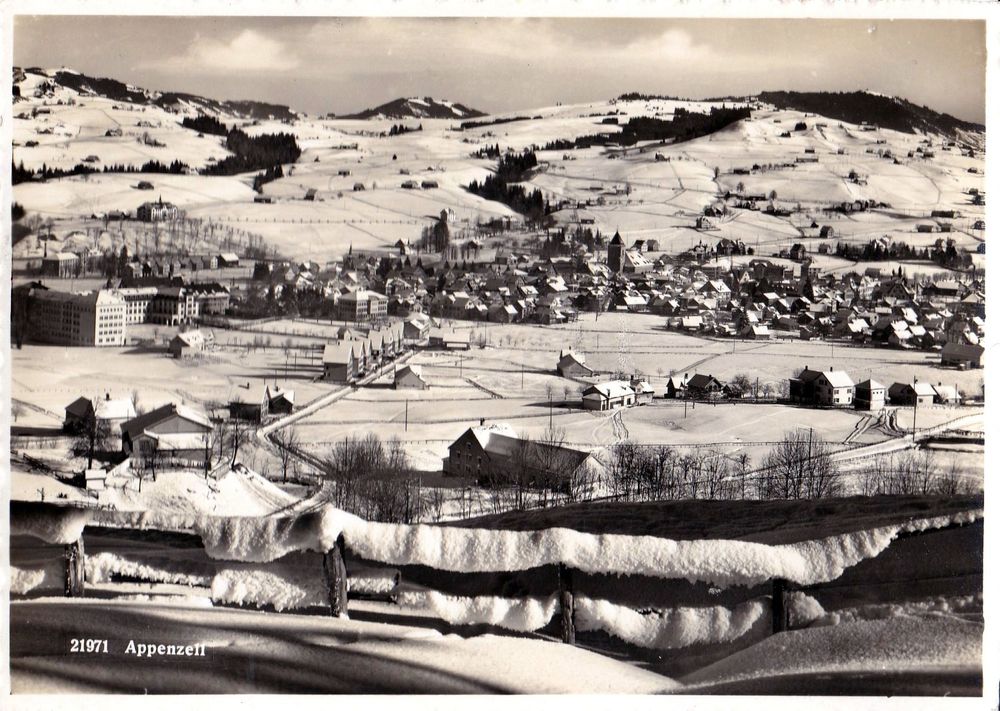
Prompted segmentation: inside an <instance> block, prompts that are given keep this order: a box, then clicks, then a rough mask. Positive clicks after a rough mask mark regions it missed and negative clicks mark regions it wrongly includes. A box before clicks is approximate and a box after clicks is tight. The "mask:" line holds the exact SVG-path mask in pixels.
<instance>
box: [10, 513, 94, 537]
mask: <svg viewBox="0 0 1000 711" xmlns="http://www.w3.org/2000/svg"><path fill="white" fill-rule="evenodd" d="M91 515H92V512H91V510H90V509H84V508H77V507H73V506H52V505H41V504H40V505H32V504H26V503H22V502H15V504H12V506H11V512H10V535H11V536H31V537H33V538H37V539H39V540H41V541H45V542H46V543H53V544H59V545H66V544H67V543H73V542H74V541H77V540H79V538H80V535H81V534H82V533H83V529H84V526H86V525H87V524H89V523H90V521H91Z"/></svg>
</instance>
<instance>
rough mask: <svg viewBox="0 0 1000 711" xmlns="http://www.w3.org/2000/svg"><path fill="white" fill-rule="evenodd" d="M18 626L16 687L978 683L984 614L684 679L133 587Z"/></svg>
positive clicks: (840, 631) (553, 651) (808, 632)
mask: <svg viewBox="0 0 1000 711" xmlns="http://www.w3.org/2000/svg"><path fill="white" fill-rule="evenodd" d="M109 630H114V633H113V634H114V636H113V638H112V640H111V642H110V644H111V650H110V651H111V654H112V655H113V658H114V659H115V660H116V662H118V663H116V664H113V665H109V664H108V663H107V659H106V658H102V657H101V656H97V655H94V656H90V657H76V658H74V659H72V660H71V661H72V663H70V664H68V663H67V661H69V660H67V659H66V658H65V656H64V655H65V649H64V646H65V644H64V641H65V639H66V638H67V637H69V636H82V637H96V638H105V637H107V636H108V634H109ZM11 639H12V649H11V652H12V663H11V679H12V690H13V691H14V692H15V693H32V692H41V691H45V692H93V691H114V692H118V693H143V692H148V693H171V692H173V693H176V692H177V691H178V690H181V689H183V690H184V692H185V693H252V692H258V693H279V692H284V693H294V692H328V693H338V692H342V693H438V694H450V693H511V692H514V693H588V694H599V693H634V694H650V693H678V692H679V693H695V694H707V693H811V694H815V693H855V694H857V693H866V694H913V693H932V694H941V693H945V692H947V691H950V692H951V693H953V694H956V693H957V694H963V695H979V694H980V693H981V689H980V688H979V686H978V685H979V684H980V682H979V675H980V670H979V659H980V656H981V653H982V649H981V639H982V624H981V623H975V622H967V621H962V620H958V619H955V618H949V617H946V616H939V617H934V616H931V617H922V618H920V617H915V616H914V617H911V616H901V617H896V618H892V619H888V620H882V621H875V622H853V623H849V624H845V625H840V626H835V627H819V628H813V629H805V630H799V631H795V632H786V633H783V634H780V635H776V636H773V637H769V638H767V639H765V640H764V641H762V642H760V643H758V644H756V645H754V646H752V647H750V648H748V649H745V650H743V651H741V652H737V653H736V654H733V655H732V656H730V657H728V658H726V659H724V660H722V661H720V662H718V663H716V664H713V665H710V666H708V667H706V668H704V669H702V670H700V671H698V672H695V673H693V674H691V675H689V676H688V677H687V678H683V679H681V680H680V683H678V682H677V681H674V680H672V679H669V678H667V677H665V676H661V675H660V674H657V673H654V672H651V671H646V670H643V669H639V668H637V667H636V666H634V665H631V664H627V663H624V662H620V661H616V660H613V659H610V658H608V657H605V656H602V655H598V654H594V653H592V652H588V651H585V650H583V649H580V648H578V647H572V646H569V645H564V644H559V643H555V642H550V641H545V640H538V639H525V638H520V637H508V636H504V637H498V636H494V635H483V636H478V637H471V638H468V639H466V638H462V637H459V636H458V635H455V634H448V635H442V634H441V633H440V632H438V631H436V630H433V629H421V628H418V627H411V626H401V625H394V624H381V623H373V622H363V621H357V620H339V619H331V618H327V617H313V616H300V615H288V614H284V615H275V614H268V613H260V612H246V611H236V610H224V609H212V608H207V609H206V608H200V607H196V606H190V607H189V606H184V605H168V604H149V603H137V602H124V601H117V602H113V601H107V600H76V601H68V600H60V599H40V600H36V601H32V602H17V603H14V604H13V605H12V607H11ZM130 639H134V640H135V641H136V642H137V643H138V642H147V643H148V642H157V643H160V642H162V643H170V644H180V645H184V644H194V643H204V644H205V645H206V655H205V657H204V658H197V659H185V658H179V659H172V660H170V663H169V664H168V663H164V661H163V660H162V659H141V658H136V657H123V656H122V650H123V649H124V648H125V647H126V645H127V644H128V640H130Z"/></svg>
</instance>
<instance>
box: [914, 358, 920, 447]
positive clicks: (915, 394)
mask: <svg viewBox="0 0 1000 711" xmlns="http://www.w3.org/2000/svg"><path fill="white" fill-rule="evenodd" d="M919 400H920V398H919V397H918V396H917V376H916V375H914V376H913V441H914V442H916V441H917V402H919Z"/></svg>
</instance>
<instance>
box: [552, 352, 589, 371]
mask: <svg viewBox="0 0 1000 711" xmlns="http://www.w3.org/2000/svg"><path fill="white" fill-rule="evenodd" d="M556 372H557V373H559V375H561V376H562V377H564V378H586V377H589V376H591V375H593V374H594V371H593V369H591V368H590V367H588V366H587V357H586V356H584V355H583V354H582V353H575V352H574V351H573V350H572V349H570V348H566V349H564V350H562V351H560V352H559V362H558V363H557V364H556Z"/></svg>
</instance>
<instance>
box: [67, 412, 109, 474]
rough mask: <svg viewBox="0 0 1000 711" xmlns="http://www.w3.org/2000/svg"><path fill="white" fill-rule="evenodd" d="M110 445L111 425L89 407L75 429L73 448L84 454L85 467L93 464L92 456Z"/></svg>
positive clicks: (105, 449) (102, 451) (88, 467)
mask: <svg viewBox="0 0 1000 711" xmlns="http://www.w3.org/2000/svg"><path fill="white" fill-rule="evenodd" d="M110 445H111V427H110V426H109V425H108V422H107V420H100V419H98V418H97V414H96V413H95V412H94V410H93V408H90V409H89V411H88V412H87V415H86V416H85V417H84V418H83V421H82V422H81V423H80V425H79V428H78V429H77V435H76V440H75V441H74V443H73V450H74V451H75V452H76V453H77V454H81V455H82V454H86V456H87V469H90V468H91V467H93V466H94V456H95V455H96V454H98V453H104V452H106V451H107V450H108V448H109V446H110Z"/></svg>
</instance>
